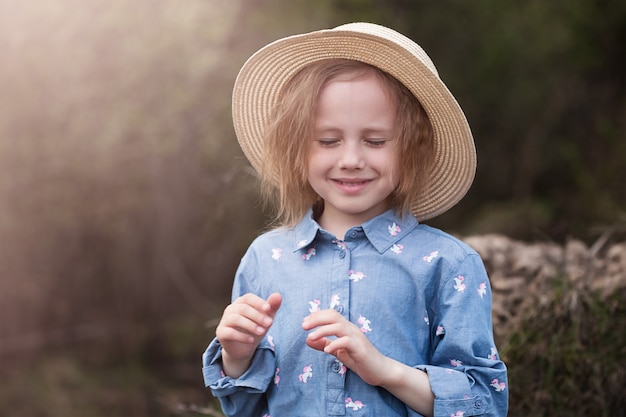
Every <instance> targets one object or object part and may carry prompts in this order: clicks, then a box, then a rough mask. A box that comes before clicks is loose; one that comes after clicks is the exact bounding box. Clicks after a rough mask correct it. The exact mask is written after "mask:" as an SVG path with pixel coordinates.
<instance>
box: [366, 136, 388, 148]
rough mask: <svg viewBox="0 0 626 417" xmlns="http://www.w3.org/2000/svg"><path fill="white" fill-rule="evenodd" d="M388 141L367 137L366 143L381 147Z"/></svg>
mask: <svg viewBox="0 0 626 417" xmlns="http://www.w3.org/2000/svg"><path fill="white" fill-rule="evenodd" d="M387 142H388V140H387V139H382V138H381V139H378V138H375V139H365V143H366V144H368V145H369V146H372V147H375V148H380V147H381V146H384V145H385V144H386V143H387Z"/></svg>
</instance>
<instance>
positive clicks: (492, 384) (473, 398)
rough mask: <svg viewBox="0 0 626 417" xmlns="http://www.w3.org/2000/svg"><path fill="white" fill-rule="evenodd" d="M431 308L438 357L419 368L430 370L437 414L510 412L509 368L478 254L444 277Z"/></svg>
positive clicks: (491, 415) (465, 416)
mask: <svg viewBox="0 0 626 417" xmlns="http://www.w3.org/2000/svg"><path fill="white" fill-rule="evenodd" d="M431 311H432V312H433V319H434V320H432V321H431V325H432V329H433V330H432V335H431V338H432V340H433V342H432V345H433V356H432V359H431V363H429V364H426V365H421V366H417V368H419V369H421V370H423V371H425V372H427V373H428V376H429V379H430V384H431V389H432V391H433V394H434V395H435V404H434V416H435V417H450V416H463V417H468V416H488V417H503V416H506V414H507V411H508V385H507V384H508V381H507V372H506V367H505V365H504V363H503V362H502V361H501V360H500V358H499V356H498V353H497V350H496V346H495V342H494V339H493V327H492V317H491V287H490V284H489V279H488V277H487V273H486V271H485V268H484V266H483V263H482V260H481V259H480V257H479V256H478V255H477V254H470V255H468V256H466V257H465V258H464V260H463V261H462V262H461V263H460V264H459V266H458V268H455V269H454V270H453V271H452V273H451V274H449V276H447V277H445V278H444V279H443V280H442V281H441V283H440V287H439V290H438V296H437V297H436V300H435V301H434V302H433V305H432V306H431Z"/></svg>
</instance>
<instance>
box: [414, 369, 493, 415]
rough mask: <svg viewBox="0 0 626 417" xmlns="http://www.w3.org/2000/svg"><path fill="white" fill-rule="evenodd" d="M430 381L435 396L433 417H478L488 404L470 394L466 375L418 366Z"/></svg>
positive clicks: (470, 390) (449, 370)
mask: <svg viewBox="0 0 626 417" xmlns="http://www.w3.org/2000/svg"><path fill="white" fill-rule="evenodd" d="M417 368H418V369H421V370H422V371H424V372H426V373H427V374H428V378H429V379H430V388H431V390H432V391H433V394H434V395H435V404H434V413H433V416H434V417H450V416H457V415H458V416H464V417H468V416H480V415H483V414H484V413H485V412H486V411H487V409H488V404H485V401H484V400H483V399H481V397H479V396H478V395H474V394H472V389H471V387H470V383H469V380H468V377H467V375H465V374H464V373H463V372H459V371H455V370H454V369H449V368H442V367H439V366H429V365H426V366H418V367H417Z"/></svg>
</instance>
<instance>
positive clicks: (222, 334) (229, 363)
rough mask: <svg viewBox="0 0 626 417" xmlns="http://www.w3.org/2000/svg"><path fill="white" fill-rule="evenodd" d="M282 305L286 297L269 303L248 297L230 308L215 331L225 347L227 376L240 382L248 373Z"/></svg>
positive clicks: (223, 352) (277, 297) (239, 300)
mask: <svg viewBox="0 0 626 417" xmlns="http://www.w3.org/2000/svg"><path fill="white" fill-rule="evenodd" d="M281 302H282V296H281V295H280V294H278V293H274V294H272V295H270V296H269V297H268V299H267V300H264V299H262V298H260V297H258V296H256V295H254V294H250V293H248V294H245V295H243V296H241V297H239V298H238V299H236V300H235V301H234V302H233V303H232V304H230V305H229V306H228V307H226V309H225V310H224V314H223V315H222V318H221V320H220V323H219V324H218V325H217V329H216V330H215V335H216V336H217V339H218V340H219V342H220V344H221V345H222V368H223V370H224V373H225V374H226V375H228V376H230V377H232V378H238V377H240V376H241V375H242V374H243V373H244V372H245V371H246V370H247V369H248V367H249V366H250V362H251V361H252V357H253V356H254V352H255V351H256V348H257V346H258V345H259V343H261V340H262V339H263V337H264V336H265V334H266V333H267V331H268V330H269V328H270V327H271V326H272V323H273V321H274V316H275V315H276V312H277V311H278V309H279V308H280V304H281Z"/></svg>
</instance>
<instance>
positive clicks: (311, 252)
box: [302, 248, 317, 261]
mask: <svg viewBox="0 0 626 417" xmlns="http://www.w3.org/2000/svg"><path fill="white" fill-rule="evenodd" d="M316 252H317V250H316V249H315V248H309V250H308V251H306V253H305V254H304V255H302V259H304V260H305V261H309V260H311V257H313V256H315V253H316Z"/></svg>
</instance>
